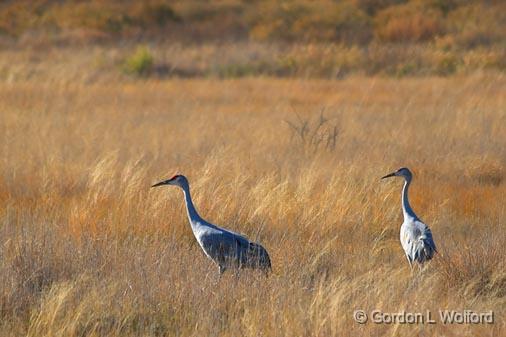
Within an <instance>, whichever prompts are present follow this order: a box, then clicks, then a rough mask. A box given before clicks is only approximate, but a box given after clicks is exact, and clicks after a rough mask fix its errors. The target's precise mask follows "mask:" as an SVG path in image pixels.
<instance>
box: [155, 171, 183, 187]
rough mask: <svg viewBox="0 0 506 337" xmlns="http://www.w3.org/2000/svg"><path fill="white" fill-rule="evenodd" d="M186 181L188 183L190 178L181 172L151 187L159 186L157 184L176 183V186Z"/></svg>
mask: <svg viewBox="0 0 506 337" xmlns="http://www.w3.org/2000/svg"><path fill="white" fill-rule="evenodd" d="M184 183H186V184H188V180H187V179H186V177H185V176H183V175H181V174H176V175H175V176H173V177H172V178H170V179H167V180H163V181H160V182H159V183H156V184H154V185H152V186H151V187H157V186H163V185H176V186H182V185H183V184H184Z"/></svg>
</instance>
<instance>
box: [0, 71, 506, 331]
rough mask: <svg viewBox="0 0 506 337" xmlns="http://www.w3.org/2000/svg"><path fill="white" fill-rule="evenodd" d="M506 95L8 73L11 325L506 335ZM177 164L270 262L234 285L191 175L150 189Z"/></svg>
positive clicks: (409, 84) (464, 88)
mask: <svg viewBox="0 0 506 337" xmlns="http://www.w3.org/2000/svg"><path fill="white" fill-rule="evenodd" d="M74 70H75V69H74ZM72 71H73V70H72V69H70V70H69V72H72ZM75 71H76V72H77V73H78V70H75ZM505 93H506V78H505V77H504V75H499V74H498V75H491V74H481V75H480V74H476V75H469V76H465V77H458V76H454V77H448V78H436V77H426V78H419V79H410V78H404V79H393V78H392V79H388V78H362V77H349V78H347V79H345V80H342V81H326V80H309V79H305V80H304V79H272V78H243V79H231V80H216V79H186V80H184V79H180V80H177V79H172V80H154V79H152V80H146V81H114V82H100V81H98V82H93V83H91V84H86V83H85V81H61V82H58V81H56V80H52V81H43V80H39V79H37V80H30V78H27V79H25V80H22V81H14V82H10V83H9V81H3V82H2V83H0V163H1V164H0V336H22V335H24V336H176V335H177V336H329V335H330V336H406V335H407V334H408V333H410V334H412V335H419V336H475V337H476V336H502V335H504V334H505V333H506V322H505V320H504V318H505V308H506V271H505V268H506V258H505V256H506V232H505V222H504V219H505V218H506V208H505V203H504V199H503V198H504V196H505V195H506V194H505V193H506V183H505V175H506V171H505V168H504V167H505V164H506V110H505V107H506V95H505ZM321 116H323V117H324V118H326V121H325V122H323V124H322V123H321ZM320 124H322V125H321V126H318V125H320ZM304 125H307V127H306V128H304V127H303V126H304ZM303 129H304V130H308V131H307V132H304V133H303V137H302V136H301V130H303ZM401 166H408V167H410V168H411V169H412V171H413V172H414V175H415V176H414V182H413V185H412V188H411V193H412V196H411V203H412V206H413V208H414V210H415V212H417V213H418V214H419V215H420V216H421V218H422V219H423V220H424V221H425V222H427V224H428V225H429V226H430V227H431V229H432V232H433V235H434V238H435V241H436V244H437V245H438V248H439V252H440V253H439V254H438V255H437V256H436V257H435V259H434V260H433V261H432V262H431V263H429V264H428V265H427V266H426V268H424V269H423V270H422V271H419V270H418V269H417V268H415V269H414V271H413V272H410V269H409V266H408V263H407V261H406V258H405V257H404V254H403V251H402V249H401V246H400V243H399V241H398V233H399V228H400V224H401V223H402V214H401V209H400V191H401V181H399V180H392V181H380V179H379V178H380V177H381V176H383V175H384V174H386V173H389V172H391V171H393V170H395V169H397V168H399V167H401ZM175 172H179V173H183V174H185V175H186V176H187V177H188V178H189V181H190V185H191V188H192V191H193V194H194V201H195V204H196V206H197V209H198V210H199V212H200V214H201V215H202V216H203V217H204V218H205V219H207V220H209V221H211V222H214V223H216V224H219V225H222V226H224V227H226V228H229V229H231V230H234V231H237V232H241V233H244V234H246V235H247V236H249V237H250V238H251V239H255V240H258V241H259V242H261V243H262V244H263V245H264V246H265V247H266V248H267V249H268V251H269V252H270V255H271V259H272V262H273V274H272V275H271V276H270V277H269V278H267V279H265V278H264V277H263V276H262V274H260V273H255V272H251V271H246V272H243V273H241V275H240V276H239V277H238V278H235V277H234V275H233V273H228V274H225V275H224V277H223V278H222V280H221V281H220V282H219V283H218V284H216V279H217V268H216V267H215V266H214V265H213V264H212V263H211V262H210V261H209V260H208V259H207V258H206V257H205V256H204V254H203V253H202V252H201V250H200V248H199V247H198V245H197V243H196V241H195V239H194V237H193V235H192V233H191V230H190V227H189V225H188V223H187V219H186V217H185V211H184V206H183V199H182V193H181V191H179V190H177V189H176V188H174V187H167V188H159V189H150V188H149V186H150V185H151V184H152V183H154V182H157V181H159V180H161V179H163V178H168V177H169V176H171V175H172V174H174V173H175ZM357 309H363V310H365V311H366V312H368V313H369V312H371V311H372V310H374V309H378V310H382V311H384V312H399V311H403V310H404V311H410V312H423V313H425V312H426V311H427V310H429V311H431V312H432V313H433V316H436V317H437V316H438V310H439V309H442V310H443V309H449V310H457V311H463V310H473V311H476V312H482V311H490V310H492V311H494V320H495V322H494V324H478V325H469V324H454V325H444V324H442V323H441V322H438V323H437V324H433V325H428V324H423V325H422V324H420V325H403V324H390V325H387V324H382V325H381V324H374V323H371V322H369V323H367V324H364V325H360V324H357V323H356V322H354V320H353V312H354V311H355V310H357Z"/></svg>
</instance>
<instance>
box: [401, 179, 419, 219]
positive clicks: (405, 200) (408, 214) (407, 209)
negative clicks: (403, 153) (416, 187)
mask: <svg viewBox="0 0 506 337" xmlns="http://www.w3.org/2000/svg"><path fill="white" fill-rule="evenodd" d="M410 184H411V178H405V180H404V187H403V188H402V214H403V215H404V219H406V218H415V219H417V216H416V214H415V212H414V211H413V209H412V208H411V205H410V204H409V197H408V190H409V185H410Z"/></svg>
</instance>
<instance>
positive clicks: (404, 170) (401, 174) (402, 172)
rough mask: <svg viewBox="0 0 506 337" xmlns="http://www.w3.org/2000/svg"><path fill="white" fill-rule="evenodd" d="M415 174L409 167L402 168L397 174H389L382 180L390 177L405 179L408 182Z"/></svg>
mask: <svg viewBox="0 0 506 337" xmlns="http://www.w3.org/2000/svg"><path fill="white" fill-rule="evenodd" d="M412 176H413V174H412V173H411V171H410V170H409V169H408V168H407V167H401V168H400V169H398V170H397V171H395V172H392V173H389V174H387V175H386V176H384V177H381V179H385V178H390V177H404V178H405V179H406V180H409V179H411V177H412Z"/></svg>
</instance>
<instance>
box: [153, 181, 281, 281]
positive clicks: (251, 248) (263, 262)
mask: <svg viewBox="0 0 506 337" xmlns="http://www.w3.org/2000/svg"><path fill="white" fill-rule="evenodd" d="M162 185H174V186H179V187H180V188H181V189H182V190H183V193H184V198H185V204H186V211H187V215H188V221H189V222H190V226H191V229H192V232H193V234H194V236H195V238H196V239H197V242H198V243H199V245H200V247H201V248H202V250H203V251H204V253H205V254H206V256H207V257H209V258H210V259H211V260H212V261H214V262H215V263H216V264H217V265H218V267H219V273H220V275H221V274H223V272H225V270H226V269H229V268H230V269H236V270H238V269H242V268H253V269H261V270H263V271H264V272H265V273H266V274H267V273H268V272H269V271H270V270H271V260H270V257H269V254H268V253H267V250H266V249H265V248H264V247H263V246H262V245H260V244H258V243H255V242H251V241H249V240H248V239H247V238H246V237H244V236H243V235H241V234H238V233H235V232H232V231H230V230H226V229H224V228H220V227H218V226H216V225H213V224H211V223H209V222H207V221H205V220H204V219H202V218H201V217H200V215H199V214H198V213H197V210H196V209H195V206H194V205H193V201H192V198H191V194H190V185H189V183H188V179H187V178H186V177H185V176H183V175H175V176H174V177H172V178H170V179H168V180H164V181H161V182H159V183H157V184H155V185H153V186H151V187H156V186H162Z"/></svg>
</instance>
